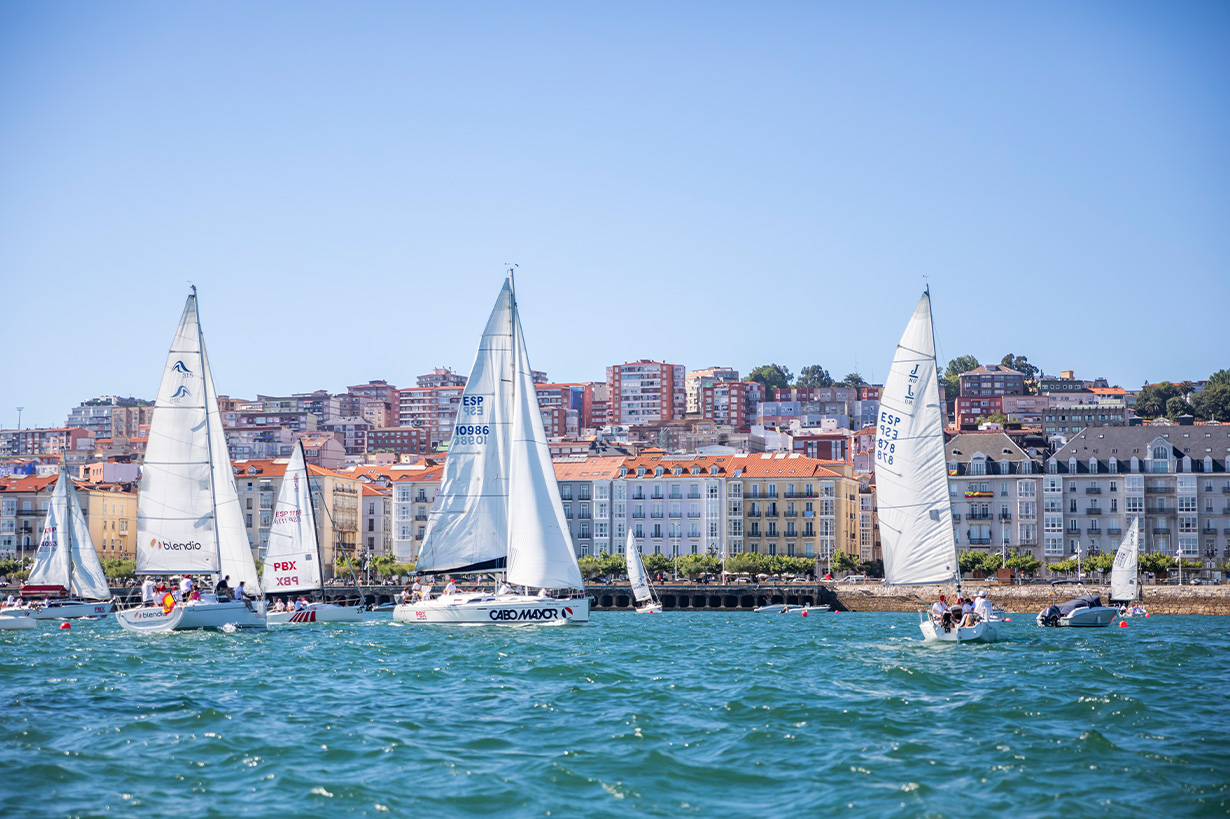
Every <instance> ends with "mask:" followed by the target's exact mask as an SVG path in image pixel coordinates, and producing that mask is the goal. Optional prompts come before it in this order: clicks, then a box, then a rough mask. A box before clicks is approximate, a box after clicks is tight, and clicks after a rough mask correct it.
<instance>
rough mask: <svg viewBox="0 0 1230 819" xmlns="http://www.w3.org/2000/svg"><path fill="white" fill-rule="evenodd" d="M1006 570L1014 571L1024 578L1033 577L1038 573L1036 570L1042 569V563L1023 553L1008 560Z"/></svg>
mask: <svg viewBox="0 0 1230 819" xmlns="http://www.w3.org/2000/svg"><path fill="white" fill-rule="evenodd" d="M1007 565H1008V568H1010V569H1016V570H1017V571H1018V572H1020V573H1021V574H1023V575H1025V576H1026V577H1033V576H1034V575H1035V574H1037V573H1038V569H1041V568H1042V561H1041V560H1039V559H1038V558H1036V557H1034V556H1033V555H1032V554H1030V553H1029V552H1024V553H1022V554H1018V555H1012V556H1011V557H1009V558H1008V563H1007Z"/></svg>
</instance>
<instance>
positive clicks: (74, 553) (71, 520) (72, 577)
mask: <svg viewBox="0 0 1230 819" xmlns="http://www.w3.org/2000/svg"><path fill="white" fill-rule="evenodd" d="M21 593H22V595H23V596H27V595H35V596H36V595H47V596H48V602H47V604H46V605H45V606H31V608H32V609H33V615H32V616H33V617H34V619H36V620H67V619H70V618H74V617H99V618H101V617H106V616H107V615H108V614H110V613H111V612H112V611H114V610H115V602H114V601H113V600H112V599H111V587H110V586H108V585H107V575H106V573H105V572H104V571H103V567H102V563H101V562H100V561H99V559H98V553H97V552H95V551H94V541H93V540H91V538H90V529H89V526H88V525H87V523H86V519H85V515H84V514H82V512H81V504H80V503H78V502H77V490H76V487H74V486H73V479H72V478H71V477H70V476H69V475H68V473H67V470H66V469H65V466H64V465H63V464H61V466H60V477H59V478H58V479H57V480H56V487H55V490H54V491H53V492H52V494H51V502H50V503H48V504H47V517H46V518H45V519H44V521H43V533H42V537H41V539H40V540H39V544H38V551H37V552H35V554H34V566H33V568H31V569H30V576H29V578H28V579H27V580H26V584H25V585H24V586H22V588H21ZM70 595H72V596H73V597H75V598H77V599H73V597H70ZM55 598H59V599H55Z"/></svg>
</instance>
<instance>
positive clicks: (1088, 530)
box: [1085, 526, 1102, 535]
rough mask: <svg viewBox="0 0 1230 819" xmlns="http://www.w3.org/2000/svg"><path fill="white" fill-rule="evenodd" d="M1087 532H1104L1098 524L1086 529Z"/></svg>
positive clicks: (1097, 533)
mask: <svg viewBox="0 0 1230 819" xmlns="http://www.w3.org/2000/svg"><path fill="white" fill-rule="evenodd" d="M1085 534H1087V535H1100V534H1102V530H1101V529H1100V528H1098V527H1097V526H1090V527H1089V528H1087V529H1086V530H1085Z"/></svg>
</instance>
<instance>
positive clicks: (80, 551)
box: [57, 475, 111, 600]
mask: <svg viewBox="0 0 1230 819" xmlns="http://www.w3.org/2000/svg"><path fill="white" fill-rule="evenodd" d="M61 480H62V481H64V483H65V484H66V487H65V495H66V498H65V501H66V503H65V508H67V510H68V520H67V523H66V525H65V529H66V530H67V534H66V535H65V537H66V538H67V539H68V542H69V543H71V544H72V546H71V554H72V560H73V585H72V590H73V594H75V595H77V596H78V597H83V598H85V599H87V600H109V599H110V598H111V587H110V585H108V583H107V573H106V572H104V571H103V567H102V561H100V560H99V559H98V552H97V551H95V550H94V541H93V539H92V538H91V537H90V527H89V525H88V523H87V522H86V519H85V515H84V514H83V513H82V511H81V503H80V502H79V501H78V500H77V489H76V487H74V486H73V481H72V479H71V478H68V477H65V476H63V475H61ZM57 488H58V487H57ZM69 535H71V537H70V536H69Z"/></svg>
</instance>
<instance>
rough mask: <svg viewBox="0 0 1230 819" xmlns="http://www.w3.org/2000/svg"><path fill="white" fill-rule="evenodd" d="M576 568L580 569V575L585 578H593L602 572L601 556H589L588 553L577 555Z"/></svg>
mask: <svg viewBox="0 0 1230 819" xmlns="http://www.w3.org/2000/svg"><path fill="white" fill-rule="evenodd" d="M577 568H579V569H580V570H581V577H583V578H585V579H586V580H593V579H594V578H595V577H597V576H599V575H600V574H602V558H600V557H590V556H589V555H586V556H585V557H579V558H577Z"/></svg>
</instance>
